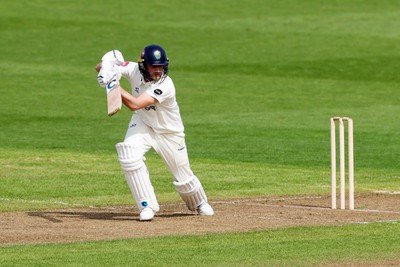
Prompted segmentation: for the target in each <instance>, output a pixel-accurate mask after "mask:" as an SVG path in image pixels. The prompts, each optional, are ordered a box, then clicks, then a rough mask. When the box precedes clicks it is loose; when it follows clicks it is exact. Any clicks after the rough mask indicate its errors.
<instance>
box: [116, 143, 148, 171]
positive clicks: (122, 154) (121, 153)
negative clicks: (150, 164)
mask: <svg viewBox="0 0 400 267" xmlns="http://www.w3.org/2000/svg"><path fill="white" fill-rule="evenodd" d="M115 147H116V148H117V152H118V160H119V163H120V164H121V169H122V170H123V171H135V170H138V169H140V168H141V167H143V165H144V161H143V157H141V156H137V155H135V149H134V148H133V146H132V145H131V144H129V143H118V144H116V146H115Z"/></svg>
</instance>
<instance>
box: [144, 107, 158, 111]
mask: <svg viewBox="0 0 400 267" xmlns="http://www.w3.org/2000/svg"><path fill="white" fill-rule="evenodd" d="M144 109H145V110H147V111H150V110H154V111H157V108H156V106H147V107H145V108H144Z"/></svg>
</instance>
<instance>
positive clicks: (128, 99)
mask: <svg viewBox="0 0 400 267" xmlns="http://www.w3.org/2000/svg"><path fill="white" fill-rule="evenodd" d="M118 87H119V88H118V89H119V90H120V92H121V97H122V103H124V105H125V106H126V107H127V108H129V109H130V110H138V109H140V107H139V105H138V103H137V99H136V98H135V97H134V96H132V95H131V94H130V93H128V92H127V91H125V89H124V88H122V87H121V86H118Z"/></svg>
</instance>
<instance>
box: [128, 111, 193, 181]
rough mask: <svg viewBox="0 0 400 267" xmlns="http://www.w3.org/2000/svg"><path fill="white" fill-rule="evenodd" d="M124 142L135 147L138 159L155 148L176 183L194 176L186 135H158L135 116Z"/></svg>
mask: <svg viewBox="0 0 400 267" xmlns="http://www.w3.org/2000/svg"><path fill="white" fill-rule="evenodd" d="M124 142H125V143H129V144H131V145H132V146H133V149H134V154H135V156H136V157H143V158H144V155H145V154H146V153H147V152H148V151H149V150H150V149H151V148H153V149H154V150H155V151H156V152H157V154H158V155H159V156H160V157H161V159H162V160H163V161H164V162H165V164H166V165H167V167H168V169H169V170H170V172H171V174H172V175H173V177H174V180H175V181H176V182H183V181H185V180H187V179H189V178H191V177H192V176H193V171H192V170H191V168H190V163H189V157H188V154H187V149H186V144H185V134H184V133H178V134H157V133H155V132H154V130H153V129H152V128H150V127H149V126H147V125H146V124H145V123H144V122H143V121H142V119H141V118H140V116H139V115H138V114H135V115H133V116H132V119H131V121H130V123H129V128H128V130H127V133H126V135H125V139H124Z"/></svg>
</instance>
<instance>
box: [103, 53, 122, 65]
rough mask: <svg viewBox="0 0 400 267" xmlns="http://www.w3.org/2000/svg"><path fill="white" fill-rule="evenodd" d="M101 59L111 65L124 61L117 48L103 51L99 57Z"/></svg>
mask: <svg viewBox="0 0 400 267" xmlns="http://www.w3.org/2000/svg"><path fill="white" fill-rule="evenodd" d="M101 61H102V62H103V63H105V62H107V63H111V64H113V65H121V64H122V63H124V62H125V60H124V56H123V55H122V53H121V52H120V51H118V50H111V51H109V52H107V53H105V54H104V56H103V57H102V58H101Z"/></svg>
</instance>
